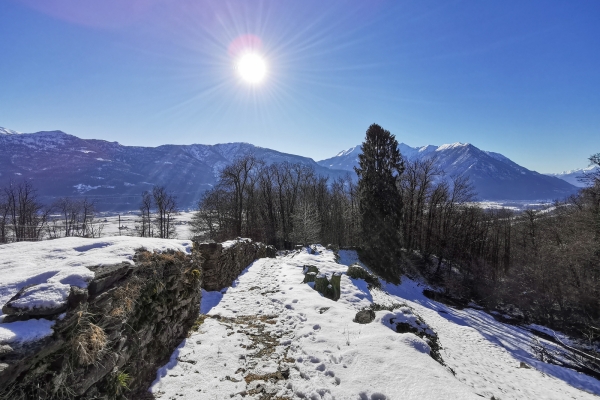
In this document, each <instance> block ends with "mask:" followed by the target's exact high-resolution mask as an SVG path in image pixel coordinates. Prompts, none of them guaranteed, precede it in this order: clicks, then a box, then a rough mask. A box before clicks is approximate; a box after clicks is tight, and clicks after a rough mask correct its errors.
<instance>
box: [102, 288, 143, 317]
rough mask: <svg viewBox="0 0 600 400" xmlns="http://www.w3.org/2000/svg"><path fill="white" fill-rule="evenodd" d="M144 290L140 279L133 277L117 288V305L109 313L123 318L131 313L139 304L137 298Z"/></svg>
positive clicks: (115, 295)
mask: <svg viewBox="0 0 600 400" xmlns="http://www.w3.org/2000/svg"><path fill="white" fill-rule="evenodd" d="M141 292H142V283H141V281H140V280H139V279H132V280H131V281H129V282H127V283H126V284H125V285H123V286H120V287H119V288H117V290H115V294H114V298H115V303H116V304H118V306H117V307H115V308H113V309H112V310H111V311H110V312H109V315H110V316H111V317H116V318H122V317H125V316H127V315H129V314H130V313H131V312H132V311H133V310H134V309H135V305H136V304H137V299H138V298H139V297H140V294H141Z"/></svg>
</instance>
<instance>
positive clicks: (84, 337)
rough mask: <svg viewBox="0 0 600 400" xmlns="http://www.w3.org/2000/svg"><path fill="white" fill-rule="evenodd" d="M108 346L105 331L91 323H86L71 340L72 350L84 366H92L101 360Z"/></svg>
mask: <svg viewBox="0 0 600 400" xmlns="http://www.w3.org/2000/svg"><path fill="white" fill-rule="evenodd" d="M107 344H108V339H107V337H106V334H105V333H104V330H103V329H102V328H100V327H99V326H98V325H95V324H93V323H91V322H87V323H84V326H83V327H82V329H80V330H79V333H78V334H77V335H75V336H74V337H73V339H71V349H72V351H73V354H75V356H76V358H77V361H78V362H79V363H80V364H82V365H91V364H94V363H95V362H96V361H98V360H99V359H100V357H101V356H102V354H103V353H104V350H105V349H106V347H107Z"/></svg>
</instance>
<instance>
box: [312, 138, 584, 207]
mask: <svg viewBox="0 0 600 400" xmlns="http://www.w3.org/2000/svg"><path fill="white" fill-rule="evenodd" d="M398 149H399V150H400V152H401V153H402V155H403V156H404V157H405V158H406V159H409V160H410V159H413V158H431V157H434V158H435V159H436V160H437V164H438V165H439V166H440V167H441V168H442V170H443V171H445V173H446V175H448V176H452V175H459V174H465V175H467V176H469V177H470V179H471V182H472V183H473V184H474V185H475V190H476V192H477V194H478V198H479V199H481V200H552V199H558V198H563V197H565V196H568V195H570V194H572V193H574V192H575V191H576V190H577V188H576V187H575V186H573V185H572V184H570V183H567V182H565V181H563V180H561V179H558V178H556V177H551V176H547V175H543V174H540V173H537V172H535V171H530V170H528V169H527V168H524V167H522V166H520V165H518V164H516V163H515V162H513V161H511V160H510V159H508V158H507V157H505V156H503V155H502V154H499V153H494V152H491V151H483V150H480V149H478V148H477V147H475V146H473V145H472V144H469V143H453V144H444V145H441V146H433V145H428V146H422V147H411V146H408V145H406V144H404V143H400V144H399V145H398ZM360 153H361V148H360V146H355V147H352V148H350V149H348V150H345V151H342V152H339V153H338V154H337V155H336V156H335V157H332V158H328V159H326V160H322V161H319V162H318V163H319V164H320V165H322V166H324V167H328V168H335V169H343V170H347V171H353V170H354V167H355V166H356V165H358V155H359V154H360Z"/></svg>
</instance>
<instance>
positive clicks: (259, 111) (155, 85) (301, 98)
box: [0, 0, 600, 172]
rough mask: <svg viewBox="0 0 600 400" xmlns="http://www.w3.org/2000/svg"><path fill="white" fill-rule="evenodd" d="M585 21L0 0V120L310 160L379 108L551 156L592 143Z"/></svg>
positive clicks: (596, 67) (560, 163)
mask: <svg viewBox="0 0 600 400" xmlns="http://www.w3.org/2000/svg"><path fill="white" fill-rule="evenodd" d="M598 21H600V2H599V1H596V0H587V1H586V0H581V1H550V0H544V1H522V0H519V1H510V0H508V1H507V0H503V1H480V0H473V1H447V0H444V1H410V2H409V1H398V0H394V1H377V0H369V1H336V0H328V1H322V0H319V1H312V0H302V1H249V0H248V1H241V0H240V1H228V0H219V1H212V2H208V1H198V0H181V1H177V2H174V1H167V0H129V1H126V2H124V1H122V0H103V1H98V2H87V1H85V2H84V1H74V0H44V1H37V0H21V1H15V0H3V1H1V2H0V56H1V60H0V126H4V127H6V128H10V129H15V130H18V131H21V132H35V131H40V130H54V129H60V130H63V131H65V132H67V133H71V134H74V135H76V136H79V137H82V138H98V139H105V140H110V141H118V142H120V143H122V144H126V145H145V146H157V145H161V144H167V143H173V144H189V143H205V144H214V143H224V142H236V141H244V142H249V143H253V144H255V145H258V146H263V147H269V148H273V149H276V150H280V151H284V152H289V153H294V154H300V155H304V156H309V157H312V158H314V159H316V160H320V159H323V158H328V157H331V156H333V155H335V154H336V153H337V152H338V151H340V150H343V149H346V148H349V147H352V146H354V145H356V144H360V143H361V142H362V140H363V138H364V133H365V131H366V129H367V127H368V126H369V125H370V124H371V123H373V122H376V123H378V124H380V125H382V126H383V127H384V128H386V129H388V130H390V131H391V132H392V133H393V134H395V135H396V137H397V139H398V140H399V141H401V142H404V143H407V144H409V145H411V146H418V145H425V144H437V145H440V144H443V143H452V142H459V141H460V142H470V143H473V144H474V145H475V146H477V147H479V148H481V149H484V150H491V151H496V152H499V153H502V154H504V155H506V156H507V157H509V158H511V159H512V160H513V161H515V162H517V163H519V164H521V165H523V166H525V167H527V168H530V169H534V170H537V171H540V172H559V171H562V170H566V169H572V168H577V167H583V166H586V165H587V162H586V161H587V157H589V156H590V155H591V154H592V153H596V152H600V23H598ZM248 37H251V38H252V40H248V39H247V38H248ZM245 38H246V39H245ZM240 43H241V44H242V46H243V45H244V44H248V43H250V44H251V45H252V46H253V47H254V48H255V51H257V52H259V53H260V54H261V55H263V56H264V58H265V59H266V62H267V64H268V68H269V70H268V74H267V77H266V79H265V81H264V82H263V84H261V85H256V86H251V85H248V84H245V83H243V82H242V81H241V80H240V79H239V77H238V76H237V74H236V72H235V70H234V65H235V61H236V59H237V53H236V51H237V50H239V47H240V46H239V45H240Z"/></svg>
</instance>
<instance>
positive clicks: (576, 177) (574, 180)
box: [546, 166, 600, 187]
mask: <svg viewBox="0 0 600 400" xmlns="http://www.w3.org/2000/svg"><path fill="white" fill-rule="evenodd" d="M598 170H600V168H598V167H597V166H591V167H587V168H577V169H572V170H570V171H563V172H559V173H557V174H552V173H550V174H546V175H548V176H553V177H555V178H559V179H562V180H563V181H566V182H569V183H570V184H571V185H574V186H577V187H585V186H586V183H585V182H582V181H581V180H580V179H581V178H583V177H584V175H585V174H591V173H594V172H595V171H598Z"/></svg>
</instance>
